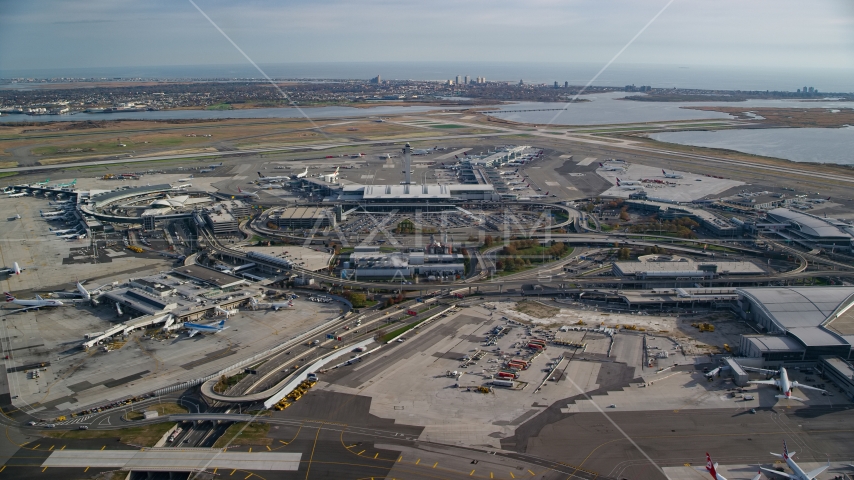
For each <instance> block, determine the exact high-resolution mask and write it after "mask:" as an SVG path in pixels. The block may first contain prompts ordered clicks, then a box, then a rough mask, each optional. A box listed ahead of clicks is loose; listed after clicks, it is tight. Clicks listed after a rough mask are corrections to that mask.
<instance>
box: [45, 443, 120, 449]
mask: <svg viewBox="0 0 854 480" xmlns="http://www.w3.org/2000/svg"><path fill="white" fill-rule="evenodd" d="M41 445H42V444H41V443H39V444H36V446H35V447H33V450H38V448H39V447H40V446H41ZM105 446H106V445H105ZM102 450H103V449H102Z"/></svg>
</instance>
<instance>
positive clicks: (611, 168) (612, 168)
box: [599, 162, 626, 172]
mask: <svg viewBox="0 0 854 480" xmlns="http://www.w3.org/2000/svg"><path fill="white" fill-rule="evenodd" d="M599 168H601V169H602V170H605V171H606V172H625V171H626V167H620V166H617V165H603V164H602V163H601V162H600V163H599Z"/></svg>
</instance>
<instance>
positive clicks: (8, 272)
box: [0, 262, 26, 275]
mask: <svg viewBox="0 0 854 480" xmlns="http://www.w3.org/2000/svg"><path fill="white" fill-rule="evenodd" d="M24 270H26V268H21V267H20V266H18V262H14V263H12V268H9V267H5V268H0V274H5V275H11V274H13V273H14V274H15V275H20V274H21V272H22V271H24Z"/></svg>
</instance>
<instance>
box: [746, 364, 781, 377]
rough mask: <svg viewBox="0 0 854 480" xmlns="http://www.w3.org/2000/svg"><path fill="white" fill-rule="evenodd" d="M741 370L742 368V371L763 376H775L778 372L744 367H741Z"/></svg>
mask: <svg viewBox="0 0 854 480" xmlns="http://www.w3.org/2000/svg"><path fill="white" fill-rule="evenodd" d="M741 368H743V369H744V370H747V371H748V372H757V373H764V374H765V375H776V374H777V373H778V372H779V370H768V369H765V368H756V367H745V366H744V365H741Z"/></svg>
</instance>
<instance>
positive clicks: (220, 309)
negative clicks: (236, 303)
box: [214, 307, 239, 320]
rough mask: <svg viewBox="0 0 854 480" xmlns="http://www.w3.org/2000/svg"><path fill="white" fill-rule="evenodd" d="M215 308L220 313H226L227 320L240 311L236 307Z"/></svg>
mask: <svg viewBox="0 0 854 480" xmlns="http://www.w3.org/2000/svg"><path fill="white" fill-rule="evenodd" d="M214 310H215V311H216V313H217V314H219V315H225V318H226V320H227V319H229V318H231V316H232V315H237V314H238V312H239V311H238V310H237V309H236V308H235V309H234V310H226V309H224V308H220V307H215V308H214Z"/></svg>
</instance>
